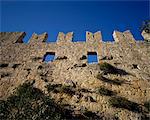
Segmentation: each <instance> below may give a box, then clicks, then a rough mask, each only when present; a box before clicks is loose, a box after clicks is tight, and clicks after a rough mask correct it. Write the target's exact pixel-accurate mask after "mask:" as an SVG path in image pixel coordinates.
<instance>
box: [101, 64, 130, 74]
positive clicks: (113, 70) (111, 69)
mask: <svg viewBox="0 0 150 120" xmlns="http://www.w3.org/2000/svg"><path fill="white" fill-rule="evenodd" d="M98 65H99V68H100V70H102V71H103V73H104V74H108V73H109V74H120V75H127V74H128V73H127V72H126V71H124V70H121V69H118V68H116V67H114V66H112V65H111V64H109V63H107V62H104V63H99V64H98Z"/></svg>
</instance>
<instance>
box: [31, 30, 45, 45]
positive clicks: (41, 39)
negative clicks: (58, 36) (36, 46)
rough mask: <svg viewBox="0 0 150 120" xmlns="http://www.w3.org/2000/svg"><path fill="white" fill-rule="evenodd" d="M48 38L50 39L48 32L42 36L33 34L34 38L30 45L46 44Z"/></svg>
mask: <svg viewBox="0 0 150 120" xmlns="http://www.w3.org/2000/svg"><path fill="white" fill-rule="evenodd" d="M47 38H48V34H47V33H46V32H45V33H43V34H41V35H37V34H36V33H33V34H32V37H31V38H30V40H29V43H40V42H46V40H47Z"/></svg>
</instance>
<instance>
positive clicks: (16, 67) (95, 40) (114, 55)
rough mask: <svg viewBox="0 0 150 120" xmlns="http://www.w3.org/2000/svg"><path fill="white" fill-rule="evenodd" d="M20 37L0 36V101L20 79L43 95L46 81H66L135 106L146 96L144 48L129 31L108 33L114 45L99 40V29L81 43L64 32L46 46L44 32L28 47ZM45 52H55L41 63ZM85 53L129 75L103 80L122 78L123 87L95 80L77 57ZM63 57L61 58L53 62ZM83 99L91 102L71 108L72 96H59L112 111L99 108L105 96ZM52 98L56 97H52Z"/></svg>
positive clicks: (148, 57) (149, 55) (92, 67)
mask: <svg viewBox="0 0 150 120" xmlns="http://www.w3.org/2000/svg"><path fill="white" fill-rule="evenodd" d="M24 36H25V33H24V32H8V33H7V32H1V33H0V45H1V51H0V56H1V59H0V65H1V66H3V67H1V68H0V74H1V78H0V79H1V80H0V85H1V86H3V87H0V98H1V99H4V98H7V96H8V95H9V94H11V93H12V91H13V89H14V88H15V87H17V86H18V85H19V84H22V83H23V82H25V81H26V80H35V81H36V83H35V86H36V87H38V88H40V89H42V90H43V91H44V92H46V88H45V86H46V85H48V84H49V83H58V84H67V82H66V81H68V80H69V81H73V82H74V83H76V85H77V86H78V87H80V88H85V89H90V90H95V89H96V88H97V87H99V86H102V85H103V86H105V87H107V88H109V89H112V90H114V91H116V92H117V93H118V95H120V96H124V97H127V98H128V99H130V100H132V101H134V102H137V103H141V102H144V101H146V100H148V99H149V98H150V90H149V86H150V83H149V82H148V81H149V80H150V75H149V73H150V45H149V44H148V43H145V42H144V41H136V40H135V39H134V37H133V35H132V34H131V32H130V31H125V32H118V31H114V33H113V37H114V42H103V41H102V35H101V32H100V31H98V32H96V33H91V32H86V42H72V40H73V32H68V33H67V34H64V33H62V32H59V34H58V37H57V42H55V43H46V40H47V39H48V34H47V33H43V34H41V35H37V34H35V33H34V34H33V35H32V37H31V38H30V40H29V43H28V44H25V43H22V41H23V37H24ZM47 52H54V53H55V56H56V59H55V60H54V61H53V62H49V63H45V62H43V57H44V55H45V54H46V53H47ZM88 52H97V54H98V63H102V62H108V63H110V64H111V65H113V66H115V67H117V68H118V69H123V70H125V71H126V72H127V73H129V75H125V76H121V75H108V76H107V77H108V78H110V79H121V80H124V81H125V82H126V83H127V84H123V85H122V86H116V85H111V84H108V83H103V82H101V81H98V80H97V78H96V75H97V74H98V73H99V67H98V64H88V62H87V59H84V60H81V59H80V58H81V57H82V56H83V55H85V56H87V53H88ZM64 56H66V57H67V58H66V59H57V57H59V58H63V57H64ZM7 64H8V66H7ZM83 65H84V66H83ZM133 65H137V68H133ZM45 81H47V82H45ZM128 83H129V84H128ZM4 91H5V92H4ZM133 93H134V94H133ZM86 95H92V97H94V99H96V100H97V103H87V102H85V101H81V102H80V103H78V104H77V103H75V101H74V99H75V98H67V96H64V98H66V99H68V100H69V101H68V104H75V105H77V106H81V105H82V106H84V107H87V108H88V109H90V110H92V111H100V110H101V111H105V112H108V113H109V114H112V111H113V112H115V111H116V110H115V109H113V108H112V109H108V105H106V104H105V101H107V98H105V97H102V96H99V95H97V94H95V93H87V94H85V96H86ZM52 97H54V98H57V97H58V96H57V95H52ZM59 97H60V96H59ZM59 97H58V98H59ZM62 97H63V96H62ZM121 114H124V116H126V117H128V116H127V115H129V114H130V113H126V111H122V113H121ZM133 115H135V114H133ZM124 119H128V118H124ZM131 119H132V116H131Z"/></svg>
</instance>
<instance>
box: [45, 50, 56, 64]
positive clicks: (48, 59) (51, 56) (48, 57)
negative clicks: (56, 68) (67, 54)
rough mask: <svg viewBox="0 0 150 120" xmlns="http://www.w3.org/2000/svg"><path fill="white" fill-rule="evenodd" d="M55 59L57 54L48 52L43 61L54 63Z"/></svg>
mask: <svg viewBox="0 0 150 120" xmlns="http://www.w3.org/2000/svg"><path fill="white" fill-rule="evenodd" d="M54 58H55V53H54V52H47V53H46V54H45V55H44V58H43V61H44V62H52V61H53V60H54Z"/></svg>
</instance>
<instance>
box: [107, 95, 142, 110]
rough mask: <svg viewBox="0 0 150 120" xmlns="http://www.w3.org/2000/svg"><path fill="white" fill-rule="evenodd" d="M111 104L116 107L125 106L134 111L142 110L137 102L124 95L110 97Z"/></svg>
mask: <svg viewBox="0 0 150 120" xmlns="http://www.w3.org/2000/svg"><path fill="white" fill-rule="evenodd" d="M109 104H110V105H111V106H113V107H116V108H124V109H128V110H130V111H133V112H141V107H140V106H139V105H138V104H137V103H135V102H132V101H129V100H127V99H126V98H124V97H112V98H110V99H109Z"/></svg>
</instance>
